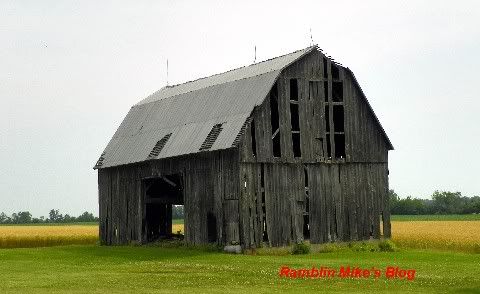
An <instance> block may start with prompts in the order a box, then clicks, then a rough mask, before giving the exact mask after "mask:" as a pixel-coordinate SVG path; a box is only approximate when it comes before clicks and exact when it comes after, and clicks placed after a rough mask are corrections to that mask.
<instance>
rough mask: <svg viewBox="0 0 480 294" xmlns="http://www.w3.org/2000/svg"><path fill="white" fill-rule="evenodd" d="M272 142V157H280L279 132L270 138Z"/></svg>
mask: <svg viewBox="0 0 480 294" xmlns="http://www.w3.org/2000/svg"><path fill="white" fill-rule="evenodd" d="M272 144H273V146H272V147H273V148H272V149H273V157H280V156H282V150H281V148H280V133H277V135H276V136H275V137H273V139H272Z"/></svg>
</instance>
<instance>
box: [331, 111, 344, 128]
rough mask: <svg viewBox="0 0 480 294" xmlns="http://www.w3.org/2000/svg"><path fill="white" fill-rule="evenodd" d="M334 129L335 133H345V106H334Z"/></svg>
mask: <svg viewBox="0 0 480 294" xmlns="http://www.w3.org/2000/svg"><path fill="white" fill-rule="evenodd" d="M333 127H334V128H335V132H344V131H345V125H344V116H343V105H333Z"/></svg>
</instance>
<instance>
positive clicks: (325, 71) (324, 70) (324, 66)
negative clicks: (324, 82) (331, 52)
mask: <svg viewBox="0 0 480 294" xmlns="http://www.w3.org/2000/svg"><path fill="white" fill-rule="evenodd" d="M323 77H324V78H325V79H326V78H328V65H327V59H326V58H325V57H324V58H323Z"/></svg>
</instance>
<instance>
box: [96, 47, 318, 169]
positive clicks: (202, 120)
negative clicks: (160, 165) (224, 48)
mask: <svg viewBox="0 0 480 294" xmlns="http://www.w3.org/2000/svg"><path fill="white" fill-rule="evenodd" d="M315 48H316V47H308V48H305V49H303V50H299V51H296V52H293V53H290V54H287V55H283V56H280V57H277V58H273V59H270V60H267V61H263V62H259V63H256V64H252V65H250V66H246V67H241V68H237V69H234V70H230V71H227V72H224V73H221V74H216V75H213V76H210V77H206V78H202V79H198V80H195V81H191V82H187V83H184V84H179V85H175V86H168V87H164V88H162V89H160V90H159V91H157V92H155V93H153V94H152V95H150V96H148V97H147V98H145V99H143V100H142V101H140V102H139V103H138V104H136V105H134V106H133V107H132V108H131V109H130V111H129V112H128V114H127V116H126V117H125V119H124V120H123V122H122V124H121V125H120V127H119V128H118V130H117V131H116V132H115V134H114V135H113V138H112V139H111V140H110V142H109V143H108V145H107V147H106V148H105V151H104V153H102V156H101V158H100V160H99V163H101V164H97V165H96V166H95V168H105V167H111V166H117V165H123V164H129V163H135V162H141V161H145V160H147V159H152V158H151V157H150V158H149V155H150V152H151V151H152V149H153V148H154V147H155V145H156V144H157V142H158V141H160V140H161V139H162V138H163V137H164V136H165V135H168V134H171V136H170V137H169V138H168V140H167V142H166V143H165V144H164V146H163V148H162V150H161V152H160V153H159V154H158V156H157V157H155V158H156V159H160V158H167V157H173V156H179V155H184V154H191V153H196V152H201V150H200V147H201V146H202V143H203V142H204V141H205V139H206V137H207V135H208V134H209V132H210V131H211V130H212V127H213V126H215V125H216V124H222V129H221V132H220V133H219V134H218V137H217V138H216V140H215V142H213V145H212V146H211V148H209V149H208V150H209V151H212V150H220V149H227V148H231V147H232V145H233V143H234V141H235V138H236V137H237V135H238V134H239V132H240V130H241V128H242V126H243V124H244V123H245V121H246V120H247V118H248V117H249V116H250V114H251V113H252V111H253V109H254V107H255V106H256V105H259V104H261V103H262V101H263V100H264V99H265V97H266V96H267V94H268V92H269V91H270V89H271V88H272V86H273V84H274V83H275V81H276V79H277V77H278V75H279V74H280V73H281V71H282V70H283V69H284V68H285V67H287V66H288V65H289V64H291V63H292V62H294V61H296V60H298V59H299V58H301V57H302V56H303V55H305V54H307V53H308V52H310V51H312V50H314V49H315Z"/></svg>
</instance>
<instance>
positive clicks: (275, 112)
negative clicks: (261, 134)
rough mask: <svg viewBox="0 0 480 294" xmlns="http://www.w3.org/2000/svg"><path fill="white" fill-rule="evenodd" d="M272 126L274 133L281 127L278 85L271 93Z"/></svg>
mask: <svg viewBox="0 0 480 294" xmlns="http://www.w3.org/2000/svg"><path fill="white" fill-rule="evenodd" d="M270 124H271V125H272V132H275V131H276V130H277V129H278V126H279V116H278V93H277V84H275V85H274V86H273V88H272V90H271V91H270Z"/></svg>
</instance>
